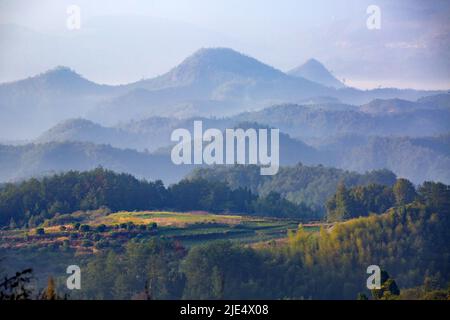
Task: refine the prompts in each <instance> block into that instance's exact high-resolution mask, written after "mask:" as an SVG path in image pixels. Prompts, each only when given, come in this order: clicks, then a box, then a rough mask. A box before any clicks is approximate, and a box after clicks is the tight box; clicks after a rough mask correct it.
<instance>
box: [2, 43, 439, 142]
mask: <svg viewBox="0 0 450 320" xmlns="http://www.w3.org/2000/svg"><path fill="white" fill-rule="evenodd" d="M435 93H442V92H438V91H417V90H397V89H377V90H365V91H362V90H357V89H354V88H343V89H339V90H338V89H335V88H330V87H326V86H323V85H320V84H318V83H316V82H312V81H310V80H307V79H304V78H299V77H294V76H290V75H287V74H285V73H283V72H281V71H279V70H277V69H274V68H273V67H271V66H268V65H266V64H264V63H261V62H259V61H258V60H256V59H254V58H251V57H248V56H245V55H243V54H241V53H238V52H236V51H234V50H232V49H226V48H212V49H201V50H199V51H197V52H196V53H194V54H193V55H191V56H190V57H188V58H186V59H185V60H184V61H183V62H182V63H181V64H180V65H178V66H176V67H175V68H174V69H172V70H170V71H169V72H167V73H166V74H163V75H161V76H159V77H156V78H153V79H148V80H142V81H138V82H135V83H131V84H128V85H120V86H106V85H98V84H96V83H93V82H91V81H89V80H87V79H85V78H83V77H82V76H80V75H78V74H77V73H76V72H74V71H72V70H70V69H68V68H66V67H58V68H56V69H53V70H50V71H48V72H45V73H43V74H40V75H37V76H34V77H31V78H28V79H25V80H21V81H16V82H11V83H5V84H1V85H0V112H1V114H2V118H1V119H0V137H1V138H2V140H7V139H9V140H13V139H29V138H31V137H35V136H36V135H37V134H38V133H41V132H43V131H44V130H46V129H48V128H49V127H50V126H53V125H55V124H56V123H58V122H60V121H61V120H65V119H68V118H78V117H82V118H86V119H90V120H94V121H95V122H98V123H100V124H107V125H109V126H111V125H114V124H116V123H117V122H119V121H122V122H123V121H128V120H132V119H135V120H140V119H145V118H148V117H154V116H159V117H160V116H166V117H178V118H189V117H194V116H216V117H218V116H231V115H233V114H238V113H241V112H243V111H252V110H260V109H262V108H265V107H268V106H271V105H274V104H282V103H303V102H305V101H317V99H322V100H323V99H327V100H328V101H333V100H335V101H342V103H343V104H345V103H350V104H362V103H368V102H369V101H371V100H372V99H374V98H383V99H386V98H401V99H409V100H416V99H418V98H422V97H424V96H426V95H431V94H435Z"/></svg>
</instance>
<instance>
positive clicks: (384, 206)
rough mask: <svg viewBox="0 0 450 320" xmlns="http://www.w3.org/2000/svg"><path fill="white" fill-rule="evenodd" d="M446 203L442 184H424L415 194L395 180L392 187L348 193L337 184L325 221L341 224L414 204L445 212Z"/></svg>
mask: <svg viewBox="0 0 450 320" xmlns="http://www.w3.org/2000/svg"><path fill="white" fill-rule="evenodd" d="M449 199H450V190H449V189H448V186H446V185H445V184H443V183H434V182H425V183H424V184H423V185H421V186H419V188H418V190H416V188H415V187H414V185H413V184H412V183H411V182H410V181H408V180H407V179H403V178H402V179H398V180H397V181H396V183H395V184H394V185H393V186H392V187H390V186H382V185H378V184H370V185H368V186H357V187H354V188H350V189H348V188H346V187H345V185H344V184H342V183H341V184H339V185H338V187H337V190H336V193H335V194H334V195H333V196H332V197H331V198H330V199H329V200H328V201H327V203H326V208H327V218H328V220H329V221H342V220H346V219H351V218H357V217H363V216H368V215H370V214H380V213H384V212H385V211H386V210H388V209H389V208H391V207H394V206H402V205H406V204H408V203H412V202H414V201H422V202H426V205H427V207H429V208H433V207H435V206H436V205H435V204H434V203H435V202H437V203H440V205H439V208H440V210H441V211H446V210H448V208H449V207H450V200H449ZM446 201H447V202H446ZM445 202H446V204H445Z"/></svg>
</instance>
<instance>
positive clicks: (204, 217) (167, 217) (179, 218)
mask: <svg viewBox="0 0 450 320" xmlns="http://www.w3.org/2000/svg"><path fill="white" fill-rule="evenodd" d="M253 220H256V219H254V218H253V219H252V218H249V217H243V216H237V215H218V214H212V213H208V212H187V213H186V212H184V213H182V212H168V211H142V212H127V211H121V212H117V213H113V214H110V215H108V216H106V217H101V218H98V219H96V220H95V221H94V223H95V224H101V223H103V224H106V225H117V224H121V223H128V222H133V223H134V224H136V225H140V224H150V223H153V222H155V223H157V224H158V225H159V226H177V227H187V226H189V225H191V224H198V223H205V224H207V223H220V224H228V225H236V224H239V223H242V222H244V221H253Z"/></svg>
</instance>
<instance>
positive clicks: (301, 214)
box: [0, 168, 313, 228]
mask: <svg viewBox="0 0 450 320" xmlns="http://www.w3.org/2000/svg"><path fill="white" fill-rule="evenodd" d="M101 207H108V208H109V209H110V210H111V211H119V210H129V211H132V210H161V209H169V210H181V211H187V210H205V211H211V212H216V213H220V212H239V213H246V214H256V215H269V216H278V217H298V218H305V219H309V218H310V217H311V216H312V215H313V211H312V210H311V209H309V208H308V207H306V206H304V205H296V204H294V203H291V202H289V201H287V200H285V199H284V198H281V197H280V196H279V195H278V194H275V193H273V194H269V195H268V196H266V197H259V196H257V195H255V194H253V193H252V192H251V191H249V190H248V189H246V188H237V189H231V188H230V187H229V186H228V185H227V183H226V182H220V181H207V180H204V179H200V178H199V179H193V180H182V181H180V182H179V183H177V184H174V185H172V186H170V187H168V188H166V187H165V186H164V185H163V183H162V182H161V181H155V182H148V181H145V180H138V179H136V178H134V177H133V176H131V175H129V174H118V173H114V172H112V171H109V170H105V169H102V168H98V169H95V170H92V171H86V172H78V171H69V172H67V173H62V174H57V175H53V176H50V177H44V178H42V179H34V178H33V179H30V180H26V181H24V182H21V183H17V184H6V185H4V186H3V187H2V188H1V189H0V225H1V226H10V227H13V228H14V227H22V226H29V227H35V226H37V225H39V224H40V223H42V222H43V221H44V220H45V219H49V218H52V217H54V216H55V215H57V214H64V213H71V212H74V211H77V210H93V209H98V208H101Z"/></svg>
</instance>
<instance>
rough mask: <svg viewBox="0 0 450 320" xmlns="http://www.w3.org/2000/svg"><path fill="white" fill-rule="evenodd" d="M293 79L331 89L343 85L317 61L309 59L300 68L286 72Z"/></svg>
mask: <svg viewBox="0 0 450 320" xmlns="http://www.w3.org/2000/svg"><path fill="white" fill-rule="evenodd" d="M288 74H289V75H291V76H294V77H302V78H305V79H308V80H310V81H314V82H317V83H320V84H322V85H325V86H327V87H332V88H337V89H339V88H343V87H344V84H343V83H342V82H340V81H339V80H338V79H336V78H335V77H334V76H333V75H332V74H331V72H330V71H329V70H328V69H327V68H326V67H325V66H324V65H323V64H322V63H321V62H320V61H318V60H316V59H314V58H311V59H309V60H307V61H306V62H305V63H304V64H302V65H301V66H299V67H297V68H295V69H293V70H291V71H289V72H288Z"/></svg>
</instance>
